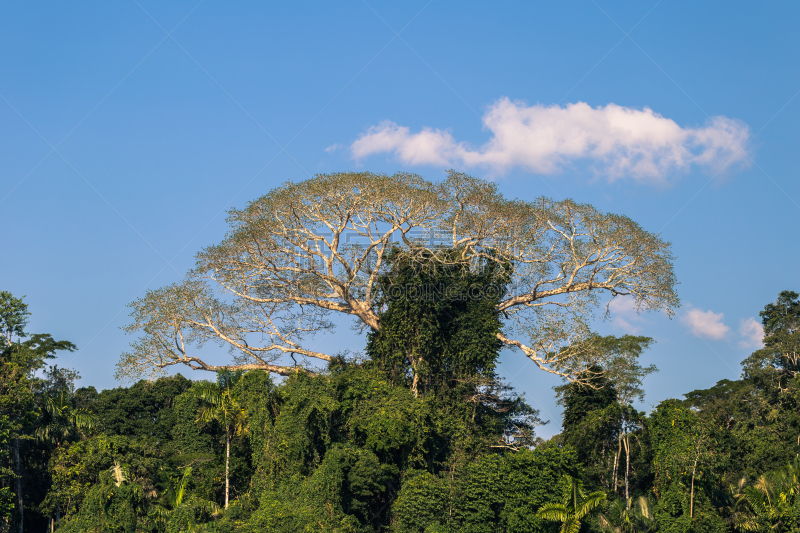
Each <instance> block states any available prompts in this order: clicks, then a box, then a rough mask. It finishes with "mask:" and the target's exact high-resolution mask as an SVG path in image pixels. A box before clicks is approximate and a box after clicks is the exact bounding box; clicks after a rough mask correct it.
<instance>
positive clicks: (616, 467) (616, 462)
mask: <svg viewBox="0 0 800 533" xmlns="http://www.w3.org/2000/svg"><path fill="white" fill-rule="evenodd" d="M621 458H622V434H620V435H619V436H618V437H617V454H616V455H615V456H614V494H616V493H617V485H618V483H619V460H620V459H621Z"/></svg>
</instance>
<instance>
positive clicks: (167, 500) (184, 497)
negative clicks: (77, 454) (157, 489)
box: [112, 466, 219, 531]
mask: <svg viewBox="0 0 800 533" xmlns="http://www.w3.org/2000/svg"><path fill="white" fill-rule="evenodd" d="M112 468H113V467H112ZM191 478H192V467H191V466H188V467H186V468H184V469H183V474H182V475H181V476H180V477H179V478H170V480H169V482H168V483H167V490H166V492H165V493H164V500H163V502H164V504H166V505H165V506H157V507H155V508H154V510H153V514H154V515H155V517H156V519H157V520H159V521H163V522H166V521H167V520H169V518H170V516H171V515H172V514H173V513H174V512H175V511H176V510H178V509H180V508H182V507H189V508H193V509H194V510H201V511H205V512H208V513H210V514H212V515H216V514H218V513H219V506H218V505H217V504H215V503H214V502H209V501H205V500H199V499H197V498H194V497H189V495H188V492H187V488H188V485H189V481H191ZM194 510H193V511H192V513H190V514H189V522H188V523H186V524H183V525H185V526H187V527H188V528H189V529H188V531H196V530H197V524H196V523H195V522H194V520H195V518H194Z"/></svg>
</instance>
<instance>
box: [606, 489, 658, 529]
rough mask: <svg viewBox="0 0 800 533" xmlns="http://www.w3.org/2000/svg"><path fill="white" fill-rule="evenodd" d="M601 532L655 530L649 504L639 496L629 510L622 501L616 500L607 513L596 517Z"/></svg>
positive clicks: (643, 497)
mask: <svg viewBox="0 0 800 533" xmlns="http://www.w3.org/2000/svg"><path fill="white" fill-rule="evenodd" d="M597 525H598V526H599V528H600V530H601V531H605V532H608V533H649V532H651V531H655V530H656V522H655V519H654V518H653V513H652V511H651V509H650V502H649V501H648V499H647V498H646V497H645V496H640V497H639V498H638V499H637V500H636V501H635V502H634V504H633V505H632V506H631V508H630V509H629V508H628V506H627V505H626V504H625V501H623V500H616V501H614V503H612V504H611V505H610V506H609V507H608V511H606V512H605V513H603V514H601V515H600V516H598V517H597Z"/></svg>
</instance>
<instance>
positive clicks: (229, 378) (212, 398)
mask: <svg viewBox="0 0 800 533" xmlns="http://www.w3.org/2000/svg"><path fill="white" fill-rule="evenodd" d="M240 376H241V374H240V373H231V372H221V373H220V374H219V376H218V378H217V383H207V382H206V383H201V384H199V385H197V386H196V388H195V389H194V394H195V395H196V396H197V397H198V398H200V400H202V402H203V405H201V407H200V409H199V411H198V416H197V421H198V422H202V423H203V424H208V423H210V422H212V421H216V422H218V423H219V424H220V425H221V426H222V427H223V428H224V429H225V508H226V509H227V508H228V502H229V498H230V458H231V440H232V439H233V438H235V437H239V436H241V435H244V434H245V433H247V430H248V428H247V412H246V411H245V410H244V408H243V407H242V406H241V405H240V404H239V401H238V399H237V398H236V396H235V393H234V391H233V386H234V385H235V382H236V381H237V379H238V378H239V377H240Z"/></svg>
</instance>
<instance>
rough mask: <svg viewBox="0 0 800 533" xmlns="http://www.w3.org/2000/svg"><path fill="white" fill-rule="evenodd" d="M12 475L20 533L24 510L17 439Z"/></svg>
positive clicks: (16, 441) (15, 441)
mask: <svg viewBox="0 0 800 533" xmlns="http://www.w3.org/2000/svg"><path fill="white" fill-rule="evenodd" d="M14 470H15V472H14V474H16V484H17V507H18V508H19V527H18V530H19V533H22V525H23V518H24V513H25V508H24V507H23V504H24V501H23V497H22V465H21V463H20V460H19V439H14Z"/></svg>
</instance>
